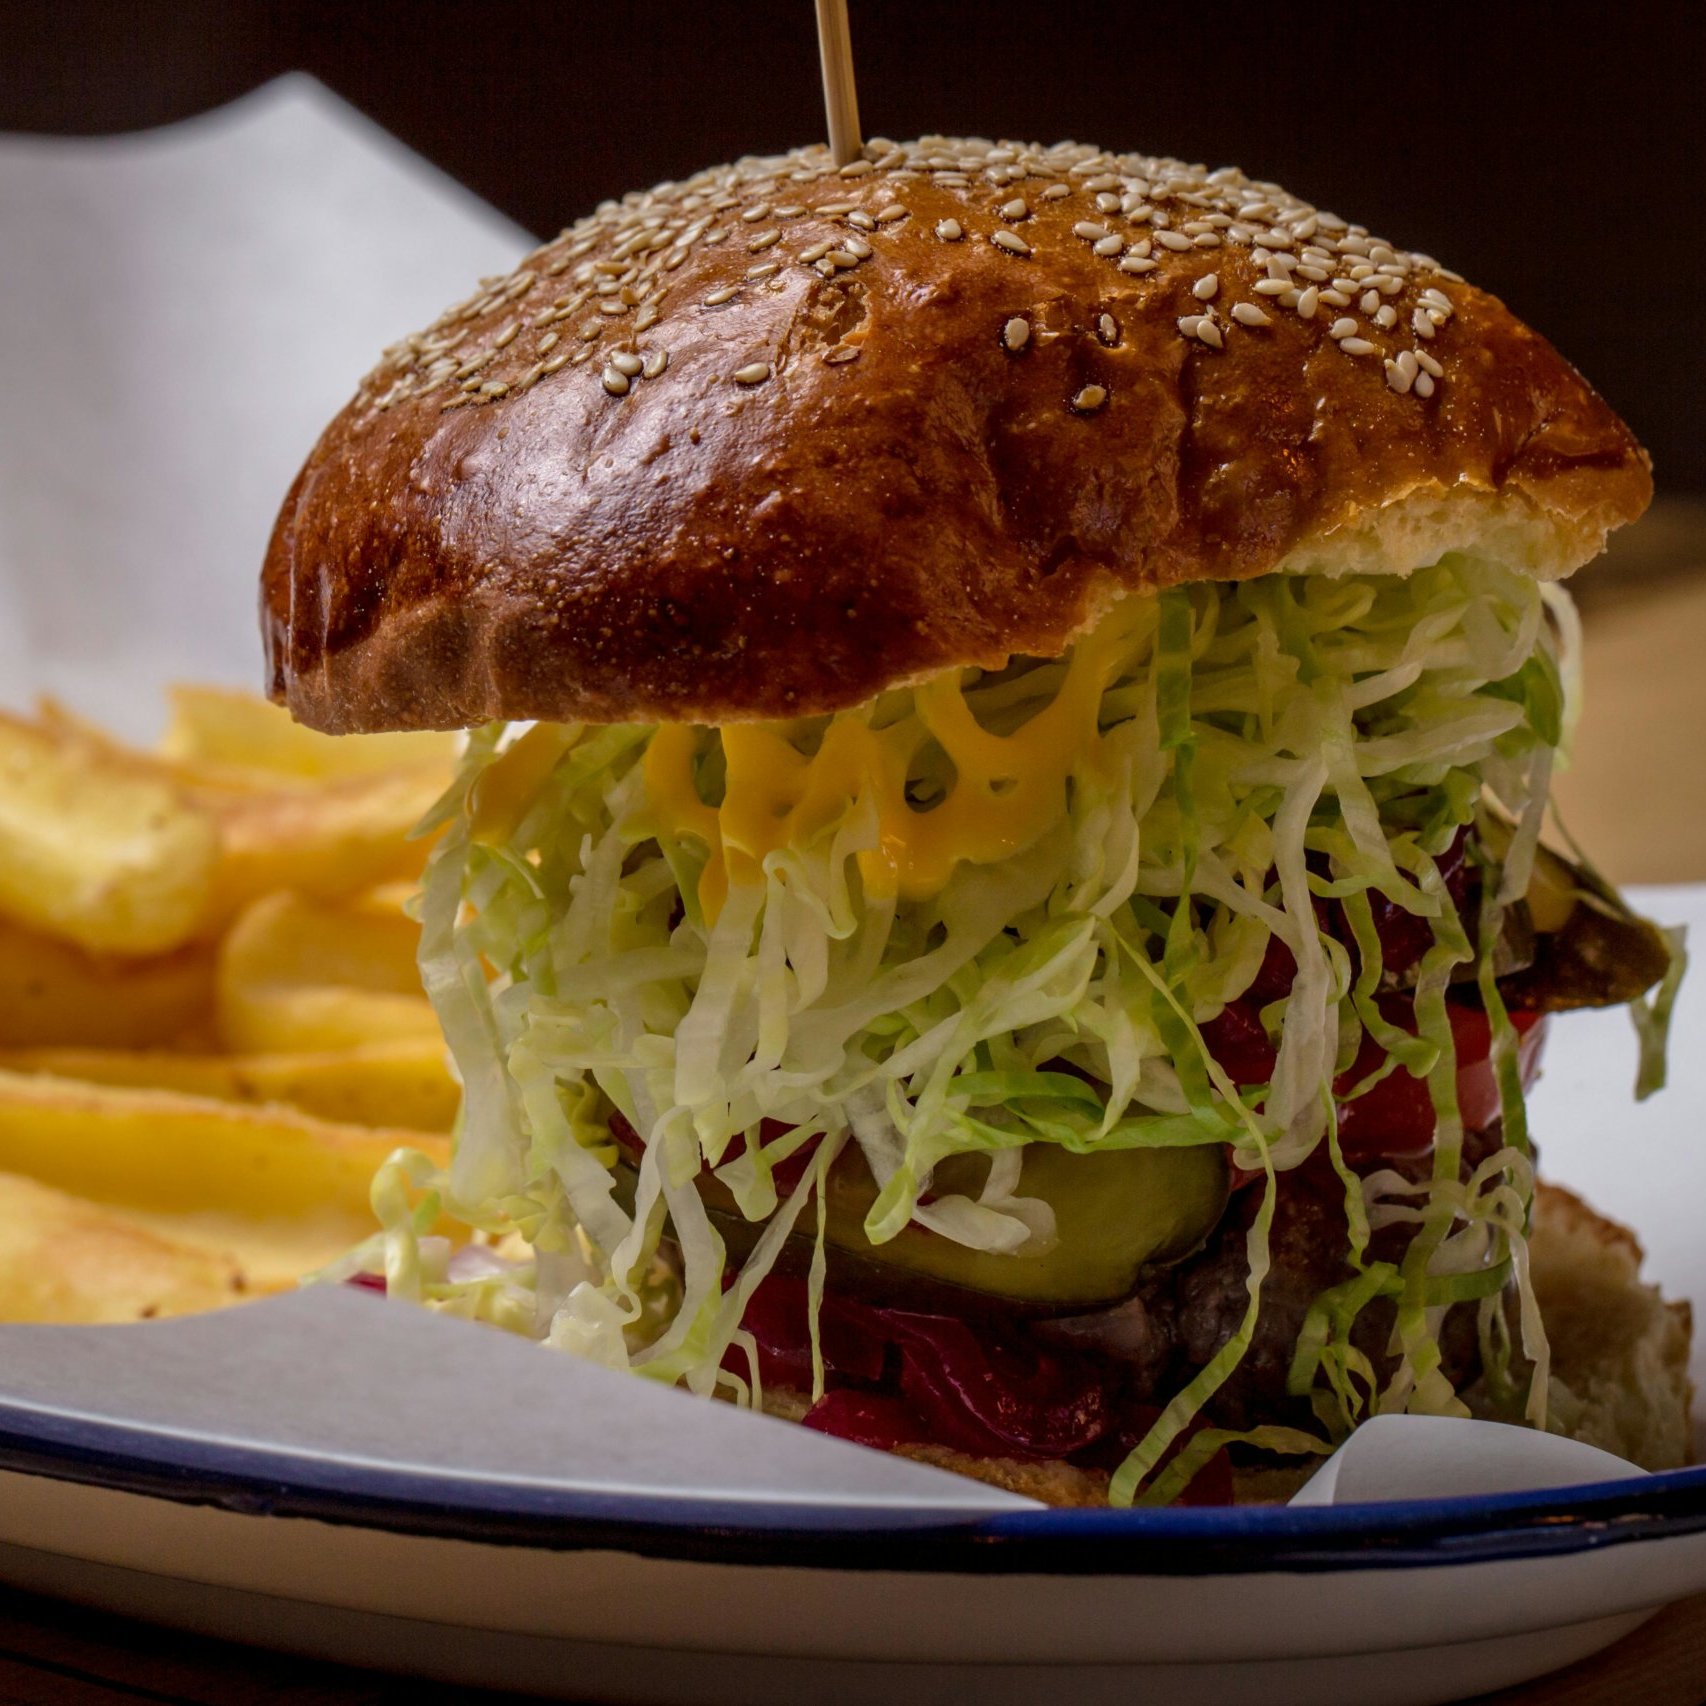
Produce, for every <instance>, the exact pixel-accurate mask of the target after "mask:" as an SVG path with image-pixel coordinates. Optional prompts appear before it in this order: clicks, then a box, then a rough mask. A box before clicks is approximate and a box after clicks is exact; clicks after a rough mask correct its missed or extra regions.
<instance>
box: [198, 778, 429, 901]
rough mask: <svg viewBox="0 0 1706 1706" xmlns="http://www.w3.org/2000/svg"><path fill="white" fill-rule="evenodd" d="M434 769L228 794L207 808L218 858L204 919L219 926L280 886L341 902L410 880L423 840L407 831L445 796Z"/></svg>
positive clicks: (423, 852) (423, 851) (423, 860)
mask: <svg viewBox="0 0 1706 1706" xmlns="http://www.w3.org/2000/svg"><path fill="white" fill-rule="evenodd" d="M445 780H446V776H445V772H444V771H442V770H440V769H439V768H437V767H426V768H420V769H414V770H398V771H389V772H385V773H382V774H378V775H371V776H357V777H353V778H350V779H348V780H344V781H339V782H331V783H327V784H325V785H324V786H322V787H315V788H288V787H287V788H282V789H279V790H277V791H274V792H269V793H262V794H252V795H232V796H229V797H227V798H225V799H223V800H221V801H219V802H218V803H216V804H215V805H214V807H213V811H214V815H215V817H216V818H217V820H218V824H219V836H220V843H221V858H220V861H219V867H218V870H217V872H216V873H215V878H214V896H213V901H212V904H211V907H210V917H211V919H213V920H214V921H216V922H220V923H223V922H226V921H228V920H229V919H231V918H232V917H234V916H235V915H236V914H237V913H238V912H239V911H241V910H242V908H243V907H244V906H246V905H247V904H248V903H249V902H250V901H252V900H256V899H258V898H259V897H260V896H262V895H266V894H271V893H273V892H274V891H275V890H278V889H296V890H299V891H300V892H301V893H303V894H308V895H314V896H317V897H318V898H320V899H322V900H342V899H345V898H347V897H348V896H350V895H356V894H360V893H361V892H362V891H363V890H366V889H370V888H373V887H375V886H376V885H378V884H381V883H393V882H400V881H412V880H413V879H415V878H417V877H418V876H419V875H420V873H421V868H422V866H423V865H424V864H425V863H426V856H427V847H428V844H427V842H426V841H424V840H420V841H411V840H409V839H408V837H409V833H410V831H411V830H413V828H414V827H415V825H416V824H417V823H419V822H420V820H421V819H422V818H423V817H424V816H425V815H426V813H427V811H428V809H429V808H430V807H431V806H433V805H434V804H435V803H436V802H437V800H438V797H439V795H440V794H442V793H443V792H444V787H445Z"/></svg>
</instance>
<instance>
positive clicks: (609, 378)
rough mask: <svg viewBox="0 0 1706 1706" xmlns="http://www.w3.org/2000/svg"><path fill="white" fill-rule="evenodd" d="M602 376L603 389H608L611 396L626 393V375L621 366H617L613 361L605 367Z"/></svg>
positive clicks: (627, 384)
mask: <svg viewBox="0 0 1706 1706" xmlns="http://www.w3.org/2000/svg"><path fill="white" fill-rule="evenodd" d="M603 378H604V389H605V390H606V391H608V392H609V393H610V395H611V396H612V397H626V396H627V395H628V389H629V381H628V375H627V374H626V373H624V372H623V371H622V370H621V368H619V367H617V366H616V364H615V363H614V362H612V363H611V365H610V366H608V367H606V368H605V370H604V376H603Z"/></svg>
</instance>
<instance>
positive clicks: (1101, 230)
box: [1072, 219, 1113, 243]
mask: <svg viewBox="0 0 1706 1706" xmlns="http://www.w3.org/2000/svg"><path fill="white" fill-rule="evenodd" d="M1072 235H1073V236H1074V237H1082V238H1083V239H1084V241H1085V242H1086V243H1099V242H1101V241H1102V239H1103V238H1104V237H1111V236H1112V235H1113V233H1112V232H1111V231H1109V229H1108V228H1107V226H1105V225H1096V224H1093V223H1092V222H1091V221H1090V220H1088V219H1081V220H1079V221H1078V223H1077V224H1076V225H1074V226H1073V227H1072Z"/></svg>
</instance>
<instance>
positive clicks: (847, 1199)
mask: <svg viewBox="0 0 1706 1706" xmlns="http://www.w3.org/2000/svg"><path fill="white" fill-rule="evenodd" d="M987 1166H988V1161H987V1157H983V1156H956V1157H953V1158H951V1159H950V1160H948V1161H947V1162H945V1163H943V1165H942V1166H940V1167H938V1168H937V1170H936V1177H935V1181H934V1190H935V1193H936V1194H937V1195H939V1196H940V1195H946V1194H948V1193H949V1192H956V1191H957V1192H963V1193H964V1194H966V1195H969V1196H973V1197H975V1196H976V1195H977V1194H978V1191H979V1190H980V1189H981V1186H982V1182H983V1179H984V1177H985V1175H986V1172H987ZM700 1188H701V1191H702V1193H703V1194H704V1196H705V1199H706V1206H707V1208H708V1209H709V1210H710V1211H711V1214H712V1217H713V1219H715V1220H716V1222H717V1224H718V1225H719V1226H720V1227H721V1228H722V1229H723V1231H724V1235H725V1238H727V1239H728V1240H729V1242H730V1244H731V1249H736V1248H738V1246H740V1245H746V1244H749V1243H750V1235H751V1234H756V1232H757V1230H758V1229H757V1228H756V1227H751V1228H750V1234H749V1235H748V1236H745V1237H742V1236H739V1233H740V1232H741V1231H742V1230H743V1229H744V1227H745V1226H746V1225H749V1224H750V1223H743V1225H742V1226H737V1225H736V1224H735V1222H737V1221H739V1215H738V1211H736V1210H735V1208H734V1204H733V1201H732V1199H731V1198H730V1197H729V1196H728V1194H727V1193H726V1191H725V1190H724V1188H723V1187H722V1185H720V1184H719V1183H717V1182H716V1181H715V1180H712V1179H709V1178H702V1179H701V1180H700ZM1227 1193H1228V1181H1227V1168H1226V1157H1225V1152H1224V1150H1223V1148H1222V1146H1221V1145H1219V1144H1202V1145H1199V1146H1197V1147H1195V1148H1188V1149H1110V1150H1103V1151H1100V1152H1098V1153H1095V1154H1089V1155H1080V1154H1075V1153H1073V1152H1072V1151H1070V1150H1066V1149H1061V1148H1059V1147H1057V1146H1056V1145H1054V1144H1048V1143H1033V1144H1029V1145H1027V1146H1026V1148H1025V1151H1024V1156H1023V1161H1022V1164H1021V1171H1020V1175H1019V1186H1018V1190H1017V1192H1016V1193H1015V1194H1017V1195H1019V1196H1024V1197H1038V1198H1041V1199H1042V1200H1043V1201H1044V1202H1046V1203H1048V1204H1049V1206H1050V1207H1051V1208H1053V1210H1054V1214H1055V1231H1056V1238H1055V1242H1054V1244H1053V1245H1052V1246H1051V1247H1050V1248H1049V1249H1048V1250H1046V1251H1043V1252H1041V1253H1038V1254H1035V1255H1030V1254H1025V1253H1018V1254H1012V1255H1004V1254H1001V1253H999V1252H996V1251H991V1250H973V1249H968V1248H967V1247H966V1246H965V1245H963V1244H956V1243H955V1242H954V1241H953V1240H952V1239H950V1238H944V1237H943V1236H942V1235H941V1234H940V1233H937V1232H931V1231H929V1230H928V1229H927V1228H925V1227H922V1226H918V1225H908V1226H906V1227H903V1228H902V1230H901V1231H900V1232H899V1233H898V1234H897V1235H896V1236H895V1237H893V1238H891V1239H888V1240H887V1241H886V1242H884V1243H882V1244H873V1243H872V1242H871V1241H870V1239H869V1238H868V1237H867V1236H866V1235H865V1218H866V1216H867V1214H868V1213H869V1212H870V1209H871V1205H872V1204H873V1203H874V1202H875V1201H876V1197H877V1188H876V1183H875V1181H874V1180H873V1179H872V1177H871V1175H870V1173H869V1171H868V1170H867V1168H866V1167H865V1164H864V1158H863V1156H862V1155H860V1154H859V1152H858V1150H857V1149H855V1148H849V1150H848V1151H847V1152H845V1154H844V1156H843V1159H842V1161H841V1162H840V1163H838V1164H837V1166H836V1167H835V1169H834V1170H833V1172H832V1173H831V1175H830V1183H829V1190H828V1193H827V1205H826V1206H827V1213H826V1215H825V1235H826V1236H825V1241H826V1244H827V1245H828V1250H829V1258H830V1267H831V1272H832V1274H833V1273H835V1272H836V1270H837V1268H838V1267H839V1268H840V1270H841V1272H840V1278H841V1279H842V1280H843V1281H845V1282H850V1283H851V1284H852V1286H853V1287H854V1288H855V1289H859V1290H863V1291H865V1292H867V1293H876V1294H881V1295H883V1297H884V1300H885V1301H891V1302H905V1301H907V1300H908V1298H909V1296H910V1297H911V1299H912V1300H913V1303H914V1307H917V1308H929V1307H930V1306H931V1299H930V1296H929V1292H930V1291H931V1290H932V1289H935V1288H938V1287H940V1288H947V1289H948V1290H950V1291H952V1292H958V1293H964V1292H971V1293H975V1294H977V1295H979V1296H982V1297H985V1298H988V1299H991V1300H998V1301H1000V1302H1003V1303H1007V1304H1010V1305H1014V1306H1018V1307H1022V1308H1024V1309H1026V1310H1029V1311H1036V1312H1044V1313H1056V1312H1058V1313H1070V1312H1072V1311H1074V1310H1080V1309H1086V1308H1091V1307H1095V1306H1098V1305H1102V1304H1109V1303H1117V1302H1119V1301H1121V1300H1122V1299H1124V1298H1127V1297H1129V1296H1131V1294H1132V1293H1133V1292H1134V1291H1135V1290H1136V1289H1137V1285H1138V1281H1139V1278H1140V1277H1141V1274H1142V1271H1143V1269H1144V1268H1145V1267H1148V1266H1151V1265H1153V1264H1157V1263H1167V1262H1176V1261H1178V1260H1180V1259H1181V1258H1182V1257H1184V1256H1188V1255H1189V1254H1190V1253H1191V1252H1192V1251H1193V1250H1195V1249H1196V1248H1197V1247H1198V1246H1199V1245H1200V1244H1201V1243H1202V1242H1203V1240H1204V1239H1205V1238H1206V1237H1207V1236H1208V1235H1209V1233H1210V1232H1212V1231H1213V1230H1214V1228H1215V1226H1216V1225H1218V1224H1219V1221H1220V1217H1221V1214H1222V1213H1223V1212H1224V1210H1225V1207H1226V1200H1227ZM812 1218H813V1217H812V1216H811V1215H810V1214H809V1213H808V1215H807V1221H806V1224H810V1222H811V1220H812ZM731 1234H734V1235H735V1236H730V1235H731ZM792 1241H793V1242H800V1241H801V1235H799V1234H796V1236H795V1239H794V1240H792ZM861 1280H863V1281H865V1282H866V1283H864V1284H861V1283H860V1282H861ZM891 1280H892V1281H901V1282H903V1283H902V1284H901V1285H899V1286H891V1285H890V1284H888V1283H885V1282H887V1281H891ZM920 1282H922V1284H920Z"/></svg>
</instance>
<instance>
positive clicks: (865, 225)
mask: <svg viewBox="0 0 1706 1706" xmlns="http://www.w3.org/2000/svg"><path fill="white" fill-rule="evenodd" d="M847 223H848V224H849V225H851V226H852V227H853V228H854V229H855V230H856V231H875V230H876V228H877V222H876V220H874V219H873V218H872V217H871V216H870V214H868V213H866V212H865V211H864V210H863V209H862V208H857V207H856V208H854V209H853V211H852V212H851V213H850V214H848V215H847Z"/></svg>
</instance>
